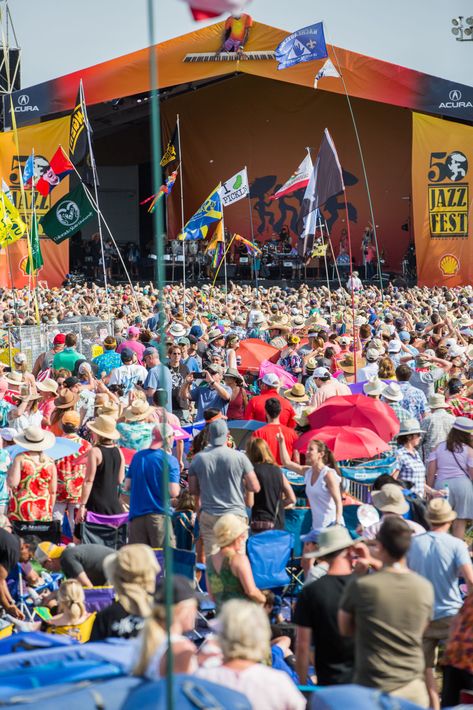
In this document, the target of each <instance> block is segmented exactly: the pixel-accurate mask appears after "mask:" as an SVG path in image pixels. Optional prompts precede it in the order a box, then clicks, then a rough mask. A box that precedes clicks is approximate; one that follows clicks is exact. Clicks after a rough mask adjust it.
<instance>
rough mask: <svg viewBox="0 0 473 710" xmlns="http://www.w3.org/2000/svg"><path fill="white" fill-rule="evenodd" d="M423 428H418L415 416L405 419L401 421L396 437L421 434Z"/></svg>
mask: <svg viewBox="0 0 473 710" xmlns="http://www.w3.org/2000/svg"><path fill="white" fill-rule="evenodd" d="M423 433H424V430H423V429H421V428H420V424H419V422H418V420H417V419H416V418H415V417H412V418H410V419H405V420H404V421H403V422H401V428H400V430H399V433H398V434H397V437H400V436H407V435H408V434H423Z"/></svg>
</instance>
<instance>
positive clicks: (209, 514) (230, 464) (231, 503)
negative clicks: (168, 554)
mask: <svg viewBox="0 0 473 710" xmlns="http://www.w3.org/2000/svg"><path fill="white" fill-rule="evenodd" d="M227 436H228V427H227V423H226V421H225V420H224V419H217V420H216V421H214V422H212V423H211V424H210V426H209V442H210V443H209V445H208V446H207V447H206V448H205V449H204V450H203V451H201V452H200V453H199V454H197V456H196V457H195V458H194V459H193V461H192V463H191V465H190V468H189V490H190V492H191V493H192V494H193V495H196V496H200V517H199V526H200V536H201V538H202V540H203V543H204V550H205V554H206V555H213V554H215V553H216V552H218V547H217V546H216V545H215V542H214V535H213V527H214V525H215V523H216V522H217V520H218V519H219V518H220V517H221V516H222V515H225V513H233V514H234V515H237V516H239V517H241V518H243V519H244V520H245V521H247V515H246V503H245V492H251V493H258V491H259V490H260V484H259V482H258V479H257V477H256V473H255V472H254V470H253V465H252V463H251V462H250V460H249V459H248V458H247V456H246V455H245V454H244V453H242V452H241V451H236V450H235V449H230V448H228V446H227Z"/></svg>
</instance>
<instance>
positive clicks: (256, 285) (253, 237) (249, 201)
mask: <svg viewBox="0 0 473 710" xmlns="http://www.w3.org/2000/svg"><path fill="white" fill-rule="evenodd" d="M245 173H246V179H247V181H248V194H247V196H246V197H247V199H248V214H249V215H250V230H251V243H252V244H254V243H255V228H254V224H253V212H252V209H251V198H250V187H249V186H250V181H249V179H248V168H247V166H246V165H245ZM252 260H253V261H252V263H253V269H254V272H255V287H256V293H257V295H258V272H257V270H256V266H255V261H256V254H253V255H252Z"/></svg>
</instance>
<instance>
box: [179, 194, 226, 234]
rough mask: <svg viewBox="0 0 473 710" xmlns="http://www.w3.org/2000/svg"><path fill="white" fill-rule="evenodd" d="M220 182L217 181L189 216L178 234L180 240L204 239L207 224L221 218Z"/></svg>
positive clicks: (207, 227)
mask: <svg viewBox="0 0 473 710" xmlns="http://www.w3.org/2000/svg"><path fill="white" fill-rule="evenodd" d="M220 188H221V184H220V183H219V184H218V185H217V187H216V188H215V190H213V191H212V192H211V193H210V195H209V196H208V197H207V199H206V200H205V202H204V203H203V204H202V205H201V206H200V207H199V209H198V210H197V212H196V213H195V214H194V215H193V216H192V217H191V218H190V220H189V221H188V222H187V223H186V225H185V226H184V229H183V230H182V233H181V234H179V239H180V240H181V241H193V240H195V239H205V237H206V236H207V232H208V230H209V224H212V222H217V221H218V220H219V219H222V200H221V197H220Z"/></svg>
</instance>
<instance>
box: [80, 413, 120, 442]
mask: <svg viewBox="0 0 473 710" xmlns="http://www.w3.org/2000/svg"><path fill="white" fill-rule="evenodd" d="M87 427H88V428H89V429H90V430H91V431H93V432H94V434H98V435H99V436H101V437H103V438H104V439H119V438H120V434H119V432H118V431H117V429H116V421H115V419H114V418H113V417H110V416H109V415H108V414H99V416H98V417H95V419H94V420H93V421H91V422H87Z"/></svg>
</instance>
